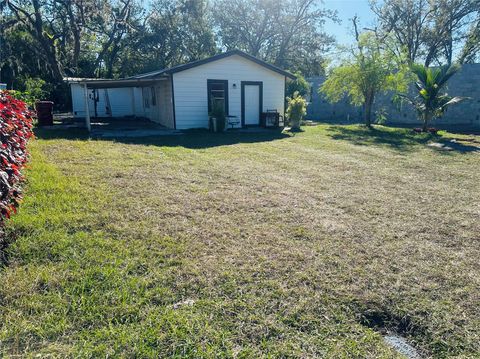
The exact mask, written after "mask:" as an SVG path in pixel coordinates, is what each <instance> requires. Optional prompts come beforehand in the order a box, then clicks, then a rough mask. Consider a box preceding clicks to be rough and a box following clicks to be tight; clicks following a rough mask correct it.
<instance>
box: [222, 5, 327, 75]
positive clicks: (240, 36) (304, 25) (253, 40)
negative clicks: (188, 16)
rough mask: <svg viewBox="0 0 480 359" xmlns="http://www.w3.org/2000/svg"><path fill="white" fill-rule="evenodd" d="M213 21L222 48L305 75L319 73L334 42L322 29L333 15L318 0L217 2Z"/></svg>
mask: <svg viewBox="0 0 480 359" xmlns="http://www.w3.org/2000/svg"><path fill="white" fill-rule="evenodd" d="M213 17H214V21H215V24H216V26H217V27H218V37H219V40H220V43H221V45H222V47H224V48H226V49H227V50H228V49H233V48H237V49H240V50H243V51H246V52H248V53H249V54H251V55H253V56H257V57H259V58H261V59H263V60H265V61H268V62H271V63H273V64H275V65H277V66H279V67H282V68H287V69H290V70H291V71H301V72H302V73H304V74H305V75H317V74H319V73H323V61H322V59H323V54H324V53H325V52H326V51H327V50H328V48H329V47H330V46H331V45H332V44H333V42H334V39H333V38H332V37H331V36H328V35H327V34H325V32H323V31H322V28H323V25H324V23H325V20H326V19H334V20H336V14H335V13H334V12H331V11H329V10H325V9H323V8H322V7H321V6H320V3H319V1H318V0H285V1H281V2H279V1H274V0H218V1H216V2H215V5H214V10H213Z"/></svg>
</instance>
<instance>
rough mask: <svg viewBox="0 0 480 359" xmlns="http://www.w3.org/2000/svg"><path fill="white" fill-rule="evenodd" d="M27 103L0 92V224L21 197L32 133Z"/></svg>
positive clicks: (31, 113) (31, 116)
mask: <svg viewBox="0 0 480 359" xmlns="http://www.w3.org/2000/svg"><path fill="white" fill-rule="evenodd" d="M33 117H34V113H33V112H32V111H30V110H29V109H28V107H27V105H26V104H25V103H24V102H22V101H20V100H17V99H15V98H13V97H12V96H10V95H9V94H8V92H7V91H0V141H1V146H0V225H1V224H2V223H3V221H4V220H5V218H9V217H10V214H11V212H12V211H13V212H15V211H16V208H17V206H18V202H19V200H20V199H21V186H20V185H21V183H22V182H23V180H24V177H23V175H22V173H21V170H22V169H23V167H24V166H25V162H27V157H28V152H27V148H26V147H27V142H28V139H29V138H31V137H32V136H33V132H32V127H33Z"/></svg>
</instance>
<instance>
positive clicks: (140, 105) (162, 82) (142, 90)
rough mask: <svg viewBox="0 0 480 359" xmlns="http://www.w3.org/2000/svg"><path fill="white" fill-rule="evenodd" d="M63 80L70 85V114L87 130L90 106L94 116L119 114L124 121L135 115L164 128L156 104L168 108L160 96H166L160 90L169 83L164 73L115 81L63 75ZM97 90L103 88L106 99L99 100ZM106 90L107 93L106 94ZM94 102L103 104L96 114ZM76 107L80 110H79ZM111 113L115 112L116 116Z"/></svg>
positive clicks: (89, 126)
mask: <svg viewBox="0 0 480 359" xmlns="http://www.w3.org/2000/svg"><path fill="white" fill-rule="evenodd" d="M65 80H66V81H67V82H68V83H69V84H70V86H71V92H72V102H73V109H74V117H77V118H84V121H85V127H86V128H87V130H88V131H91V129H92V124H91V118H92V110H93V108H92V107H93V106H94V105H95V117H97V118H102V117H121V118H122V120H123V121H124V122H125V121H128V120H132V119H135V118H144V119H148V120H150V121H152V122H155V123H157V124H160V125H163V126H165V127H167V128H168V124H167V123H162V121H161V118H160V117H161V116H160V114H161V112H162V111H161V110H160V106H161V105H163V107H167V108H162V110H163V111H164V112H165V111H168V103H169V102H170V101H168V99H167V100H165V99H162V98H161V97H162V96H165V95H166V94H162V92H164V91H161V89H163V88H165V87H166V86H169V83H170V81H169V78H168V77H167V76H163V77H157V78H126V79H118V80H110V79H87V78H67V79H65ZM99 90H103V92H104V94H105V97H106V100H104V99H102V101H99V96H98V93H99V92H100V91H99ZM109 93H110V96H108V94H109ZM113 93H115V94H113ZM92 94H93V96H92ZM95 94H97V95H95ZM109 98H110V99H111V100H110V99H109ZM97 103H101V104H102V105H103V109H102V111H100V113H99V114H98V115H97V108H96V107H97ZM79 109H83V111H79ZM115 113H117V115H116V116H115ZM132 124H133V123H132Z"/></svg>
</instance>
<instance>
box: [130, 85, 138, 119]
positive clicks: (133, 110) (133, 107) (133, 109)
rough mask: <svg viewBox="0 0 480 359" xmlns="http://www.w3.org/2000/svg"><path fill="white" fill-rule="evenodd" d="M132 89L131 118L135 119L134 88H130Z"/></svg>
mask: <svg viewBox="0 0 480 359" xmlns="http://www.w3.org/2000/svg"><path fill="white" fill-rule="evenodd" d="M131 89H132V114H133V117H137V116H136V113H135V87H131Z"/></svg>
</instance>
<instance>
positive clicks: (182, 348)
mask: <svg viewBox="0 0 480 359" xmlns="http://www.w3.org/2000/svg"><path fill="white" fill-rule="evenodd" d="M365 131H366V130H364V129H363V128H362V127H359V126H326V125H325V126H324V125H322V126H316V127H307V128H306V129H305V132H302V133H297V134H295V135H285V134H279V133H271V134H269V133H266V134H265V133H263V134H252V133H250V134H242V133H238V134H225V135H214V134H206V133H193V134H187V135H183V136H172V137H159V138H144V139H128V140H122V139H118V140H117V141H116V142H115V141H101V140H89V139H87V138H85V136H84V135H82V134H80V135H78V136H77V135H74V136H72V135H71V134H68V135H67V133H60V132H56V133H53V132H50V133H48V132H39V133H38V137H39V138H38V139H37V140H35V141H34V142H32V143H31V146H30V148H31V152H32V160H31V163H30V168H29V170H28V174H27V176H28V190H27V194H26V198H25V201H24V203H22V206H21V209H20V211H19V214H18V215H17V216H15V217H14V219H13V220H12V221H11V222H10V223H9V226H8V232H9V234H10V235H11V236H14V237H15V238H16V240H15V242H14V243H13V244H12V245H11V246H10V247H9V250H8V258H9V263H8V266H6V267H4V268H3V269H1V271H0V357H1V356H4V357H16V356H21V357H34V356H39V357H47V356H50V357H62V358H63V357H91V358H93V357H107V356H108V357H142V358H148V357H151V358H157V357H177V358H180V357H195V358H202V357H203V358H211V357H220V358H221V357H225V358H227V357H236V358H251V357H262V358H274V357H297V358H307V357H329V358H396V357H398V355H397V354H396V353H395V352H393V351H392V350H391V349H390V348H389V347H388V346H386V345H385V343H384V342H383V340H382V338H381V335H380V334H379V332H378V331H377V329H378V328H376V327H387V328H390V329H392V330H397V331H400V332H401V333H402V334H403V335H405V336H406V337H407V338H408V340H409V341H410V342H411V343H413V344H414V345H415V346H417V347H418V348H419V349H420V350H421V351H422V352H423V353H424V354H425V356H432V357H436V358H447V357H458V358H461V357H464V358H466V357H475V356H479V353H480V344H479V343H480V310H479V309H480V308H479V299H480V298H479V293H480V279H479V278H480V276H479V266H478V258H479V257H480V247H479V240H480V235H479V234H480V221H479V215H480V207H479V204H478V198H480V185H479V184H480V157H479V156H480V155H479V153H477V152H458V151H450V152H442V151H438V150H436V149H435V148H430V147H428V146H426V145H425V144H426V143H427V142H428V141H430V140H435V141H442V138H440V137H436V138H433V137H431V135H414V134H412V133H411V132H410V131H409V130H404V129H390V128H386V127H377V128H376V129H375V130H374V131H372V132H368V133H366V132H365ZM444 135H445V137H448V136H447V134H444ZM62 137H63V138H62ZM175 304H177V305H175Z"/></svg>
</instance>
